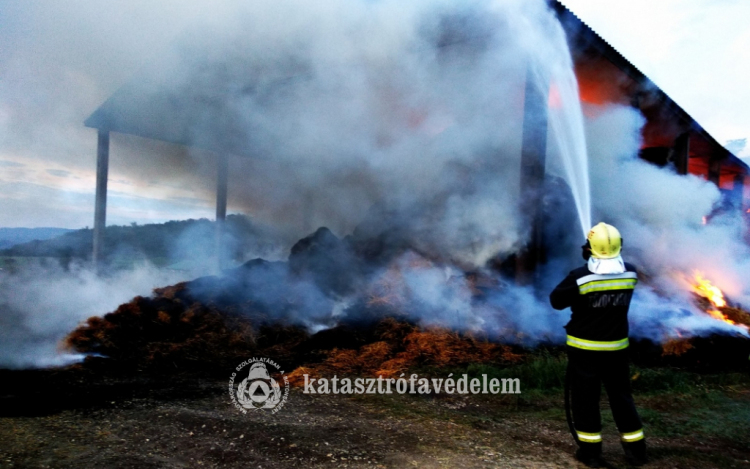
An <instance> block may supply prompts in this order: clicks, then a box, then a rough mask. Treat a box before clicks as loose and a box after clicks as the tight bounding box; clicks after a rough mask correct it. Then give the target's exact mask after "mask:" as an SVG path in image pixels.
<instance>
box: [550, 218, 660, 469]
mask: <svg viewBox="0 0 750 469" xmlns="http://www.w3.org/2000/svg"><path fill="white" fill-rule="evenodd" d="M621 247H622V238H621V236H620V232H619V231H617V229H616V228H615V227H614V226H612V225H607V224H606V223H599V224H598V225H596V226H594V227H593V228H591V231H589V234H588V236H587V240H586V244H584V245H583V246H582V249H583V258H584V260H586V265H584V266H582V267H579V268H577V269H575V270H573V271H571V272H570V273H569V274H568V276H567V277H565V279H564V280H563V281H562V282H560V284H559V285H558V286H557V287H555V289H554V290H553V291H552V293H551V294H550V303H551V304H552V307H553V308H555V309H558V310H562V309H565V308H568V307H569V308H570V309H571V312H572V314H571V318H570V322H568V324H567V325H566V326H565V329H566V331H567V336H568V338H567V353H568V376H569V380H570V381H569V382H570V392H571V394H572V399H571V407H572V411H573V422H574V427H575V433H576V436H577V438H576V440H577V442H578V450H577V451H576V459H578V460H579V461H581V462H583V463H584V464H586V465H587V466H588V467H599V465H600V464H601V463H602V461H601V451H602V435H601V431H602V423H601V416H600V414H599V397H600V395H601V385H602V384H604V389H605V390H606V392H607V396H608V397H609V405H610V408H611V409H612V415H613V417H614V420H615V423H616V424H617V428H618V430H619V432H620V438H621V440H622V446H623V448H624V450H625V456H626V458H627V459H628V462H629V463H630V464H633V465H638V466H640V465H643V464H645V463H646V441H645V439H644V436H643V428H642V425H641V419H640V417H639V416H638V411H637V410H636V408H635V404H634V403H633V397H632V395H631V392H630V370H629V366H628V351H627V347H628V308H629V307H630V300H631V298H632V296H633V289H634V288H635V285H636V283H637V282H638V274H637V271H636V269H635V268H634V267H633V266H632V265H631V264H629V263H627V262H624V261H623V260H622V257H621V256H620V250H621Z"/></svg>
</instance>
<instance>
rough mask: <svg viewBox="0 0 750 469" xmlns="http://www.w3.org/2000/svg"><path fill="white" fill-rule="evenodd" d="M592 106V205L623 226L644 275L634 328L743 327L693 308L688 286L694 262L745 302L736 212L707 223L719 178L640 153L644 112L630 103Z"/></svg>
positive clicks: (627, 248) (626, 250) (654, 332)
mask: <svg viewBox="0 0 750 469" xmlns="http://www.w3.org/2000/svg"><path fill="white" fill-rule="evenodd" d="M593 114H594V115H595V117H592V118H590V119H589V120H588V123H587V138H588V142H589V155H590V167H591V180H592V182H593V184H592V200H593V201H594V207H593V208H594V213H595V216H597V217H598V218H599V219H601V220H603V221H605V222H607V223H611V224H613V225H615V226H617V227H618V228H619V229H620V231H621V233H622V234H623V240H624V247H623V255H624V257H625V258H626V259H628V260H630V261H631V262H633V263H634V264H636V265H637V266H638V267H639V268H640V270H641V273H642V274H644V278H645V279H646V280H647V284H646V285H644V282H641V284H640V286H639V287H637V288H636V293H635V298H634V302H633V306H632V308H631V311H632V317H631V322H632V324H633V325H634V326H635V333H636V334H637V335H641V336H645V337H650V338H655V339H657V340H658V339H660V338H662V337H664V336H674V335H675V334H676V333H677V332H679V333H681V334H683V335H693V334H704V333H707V332H710V331H712V330H717V329H721V330H725V331H726V330H734V331H735V332H742V329H740V328H736V327H732V326H729V325H726V324H724V323H721V322H720V321H716V320H714V319H711V318H710V317H709V316H708V315H706V314H704V313H703V312H700V311H698V309H697V307H696V306H695V305H694V304H693V303H694V302H693V297H692V294H691V293H690V289H689V285H690V283H689V282H694V279H693V276H694V272H695V271H696V270H698V271H701V272H703V273H704V275H706V276H707V277H708V278H709V279H713V281H714V282H715V283H716V284H718V285H719V286H720V287H721V288H722V289H723V290H724V291H725V292H726V293H727V294H728V295H729V297H730V298H732V299H733V300H734V301H736V302H739V303H742V304H745V305H747V304H748V303H747V300H748V294H749V293H750V284H748V281H747V279H748V278H750V277H749V276H748V274H749V273H750V263H749V261H750V250H749V249H748V246H747V244H745V242H744V241H743V236H744V234H743V233H744V230H745V229H746V228H745V227H743V220H742V219H741V218H740V215H739V214H737V213H736V212H735V211H731V212H729V213H723V214H722V213H719V214H718V215H716V216H715V217H714V218H712V219H711V220H710V222H708V223H707V224H705V225H704V224H703V219H704V217H709V216H711V215H712V214H713V213H714V210H715V209H716V208H717V207H718V206H719V205H720V201H721V196H720V193H719V190H718V189H717V188H716V186H715V185H714V184H712V183H710V182H708V181H705V180H703V179H701V178H698V177H696V176H692V175H687V176H680V175H678V174H677V173H676V172H675V171H674V169H673V168H671V167H666V168H659V167H657V166H654V165H652V164H649V163H647V162H646V161H644V160H641V159H639V158H638V149H639V148H640V143H641V142H640V138H641V137H640V135H641V134H640V129H641V126H642V125H643V123H644V120H643V117H642V116H641V115H640V114H639V113H638V112H637V111H635V110H634V109H632V108H627V107H617V106H613V107H608V108H604V109H598V110H597V112H594V113H593ZM745 334H746V332H745Z"/></svg>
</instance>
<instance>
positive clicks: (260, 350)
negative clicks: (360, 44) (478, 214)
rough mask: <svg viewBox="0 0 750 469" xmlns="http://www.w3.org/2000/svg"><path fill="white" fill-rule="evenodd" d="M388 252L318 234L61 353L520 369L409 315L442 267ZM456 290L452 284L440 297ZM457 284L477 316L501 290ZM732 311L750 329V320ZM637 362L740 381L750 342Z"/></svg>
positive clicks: (520, 351)
mask: <svg viewBox="0 0 750 469" xmlns="http://www.w3.org/2000/svg"><path fill="white" fill-rule="evenodd" d="M388 241H389V242H382V240H378V239H377V238H376V239H375V240H374V241H370V242H368V243H361V242H359V241H358V240H357V238H356V233H355V235H354V236H352V237H349V238H345V239H343V240H341V239H339V238H337V237H336V236H334V235H333V234H332V233H331V232H330V231H329V230H327V229H325V228H321V229H319V230H318V231H316V232H315V233H314V234H313V235H311V236H308V237H307V238H304V239H302V240H300V241H299V242H298V243H297V244H296V245H295V246H294V247H293V248H292V250H291V255H290V257H289V261H288V262H267V261H264V260H261V259H255V260H252V261H250V262H247V263H246V264H244V265H242V266H240V267H238V268H235V269H231V270H226V271H224V272H223V273H222V275H220V276H210V277H202V278H199V279H196V280H194V281H191V282H184V283H179V284H177V285H174V286H169V287H165V288H158V289H156V290H154V294H153V295H152V296H151V297H149V298H146V297H136V298H134V299H133V300H132V301H130V302H129V303H126V304H123V305H121V306H120V307H119V308H118V309H117V310H116V311H114V312H112V313H109V314H106V315H104V316H103V317H92V318H90V319H89V320H88V321H87V322H86V323H85V324H83V325H82V326H80V327H79V328H77V329H76V330H75V331H73V332H72V333H70V334H69V336H68V337H67V338H66V345H67V346H68V347H70V348H72V349H74V350H76V351H78V352H81V353H86V354H89V358H88V359H87V360H86V362H85V363H84V364H83V365H82V366H83V367H89V368H91V367H96V364H97V363H102V362H103V361H106V363H107V367H109V368H112V367H114V368H116V369H119V370H132V371H139V372H155V373H181V372H196V371H197V372H209V373H217V374H218V375H221V376H224V375H226V374H227V372H228V371H227V370H231V369H232V368H234V367H235V366H236V365H237V363H240V362H241V361H243V360H245V359H247V358H248V357H252V356H265V357H270V358H272V359H274V360H275V361H277V362H279V363H280V364H281V365H282V366H283V367H284V369H285V370H286V372H287V373H291V376H290V377H291V379H292V382H295V378H297V377H299V376H301V375H302V374H304V373H308V374H311V375H321V376H323V375H333V374H338V375H373V376H376V375H383V376H393V375H396V374H398V373H401V372H404V371H407V370H408V369H411V368H414V367H423V366H434V367H452V366H462V365H466V364H469V363H489V364H493V365H495V366H508V365H512V364H516V363H519V362H522V361H524V360H525V356H526V354H525V353H524V352H525V351H527V350H529V348H530V346H529V344H528V342H524V335H523V332H522V331H519V330H517V329H514V328H513V327H512V325H509V326H508V327H507V329H506V331H507V334H504V335H502V334H501V335H499V336H489V335H488V334H486V333H484V332H477V329H475V330H474V331H473V332H472V330H471V329H469V328H466V329H463V330H462V331H461V332H456V331H457V330H458V328H454V327H449V326H442V327H441V326H440V325H435V324H429V323H425V322H424V321H420V320H419V318H418V317H417V316H415V315H414V314H413V312H414V311H417V310H420V309H421V310H424V309H427V308H429V307H430V305H425V304H423V303H420V301H419V300H418V299H415V298H414V297H413V296H410V294H409V289H408V283H409V282H410V279H409V278H407V277H408V269H434V268H435V264H436V263H435V261H430V260H427V258H426V257H425V256H421V255H418V254H416V253H414V252H413V251H412V250H410V249H406V248H403V249H400V250H399V249H394V248H393V246H394V245H398V243H394V242H393V240H388ZM498 278H499V277H498ZM456 282H457V281H456V280H455V279H452V278H450V277H449V276H448V277H446V280H445V288H451V285H452V284H454V283H456ZM461 283H462V284H465V285H467V286H468V289H469V291H468V295H469V296H470V301H472V302H473V303H474V304H476V305H477V308H478V309H480V310H481V305H482V302H484V301H486V299H487V298H488V297H492V296H493V295H497V294H502V291H503V288H506V287H505V286H504V285H503V283H502V281H500V280H494V279H492V278H490V277H489V276H487V275H484V274H482V273H478V272H468V273H467V272H463V273H461ZM725 309H726V314H731V315H732V317H734V318H735V319H736V320H737V322H741V323H745V324H750V316H748V313H747V312H745V311H743V310H741V309H738V308H729V307H725ZM730 309H731V311H730ZM555 343H559V342H555V341H552V340H543V338H542V340H537V341H535V342H533V347H535V348H538V347H544V348H553V349H554V348H558V347H559V348H560V349H561V348H562V346H560V345H555ZM631 352H632V354H633V357H634V358H635V360H636V362H637V363H639V364H642V365H646V366H662V365H666V366H683V367H688V368H691V369H695V370H707V371H718V370H742V369H744V368H745V367H746V366H747V357H748V353H750V341H748V340H747V339H746V338H744V337H741V336H728V335H714V336H708V337H703V338H698V337H696V338H685V339H679V338H678V339H675V340H671V341H668V342H666V343H664V344H657V343H654V342H651V341H648V340H641V341H634V342H633V344H632V346H631Z"/></svg>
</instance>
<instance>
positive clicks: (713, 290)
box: [692, 271, 735, 325]
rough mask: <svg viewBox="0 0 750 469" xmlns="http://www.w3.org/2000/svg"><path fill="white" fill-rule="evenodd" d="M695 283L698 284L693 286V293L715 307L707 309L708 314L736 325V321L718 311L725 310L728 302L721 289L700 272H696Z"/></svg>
mask: <svg viewBox="0 0 750 469" xmlns="http://www.w3.org/2000/svg"><path fill="white" fill-rule="evenodd" d="M695 281H696V282H697V283H695V284H693V285H692V287H693V291H694V292H695V293H697V294H698V295H700V296H702V297H703V298H706V299H707V300H708V301H710V302H711V305H713V308H709V309H707V310H706V313H708V314H709V315H710V316H711V317H712V318H715V319H718V320H720V321H724V322H726V323H728V324H732V325H734V324H735V322H734V321H732V320H731V319H729V318H727V317H726V316H725V315H724V314H723V313H722V312H721V311H719V310H718V309H717V308H723V307H724V306H726V305H727V300H725V299H724V293H723V292H722V291H721V289H720V288H719V287H717V286H716V285H714V284H713V283H711V281H710V280H708V279H707V278H705V277H704V276H703V274H702V273H701V272H699V271H695Z"/></svg>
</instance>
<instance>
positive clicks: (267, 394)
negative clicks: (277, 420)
mask: <svg viewBox="0 0 750 469" xmlns="http://www.w3.org/2000/svg"><path fill="white" fill-rule="evenodd" d="M248 366H249V372H248V373H247V376H245V374H244V372H243V369H244V368H246V367H248ZM269 366H270V367H271V370H270V371H269V368H268V367H269ZM271 373H273V374H276V375H281V376H280V380H281V381H282V382H283V383H284V389H283V390H282V388H281V386H280V385H279V381H277V380H276V379H275V378H273V377H272V376H271ZM242 376H245V378H244V379H242V381H240V383H239V384H238V385H236V386H235V380H236V379H239V377H242ZM229 397H230V399H231V400H232V404H234V406H235V407H237V408H238V409H239V410H240V411H242V413H247V411H248V410H259V409H267V410H270V411H271V412H272V413H274V414H275V413H276V412H278V411H279V410H281V408H282V407H283V406H284V404H285V403H286V400H287V398H288V397H289V378H287V376H286V375H285V374H284V371H283V370H281V368H280V367H279V365H278V364H277V363H275V362H274V361H273V360H269V359H268V358H255V357H253V358H251V359H249V360H245V361H244V362H242V363H240V364H239V365H238V366H237V368H236V369H235V372H234V373H232V377H231V378H230V379H229Z"/></svg>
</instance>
